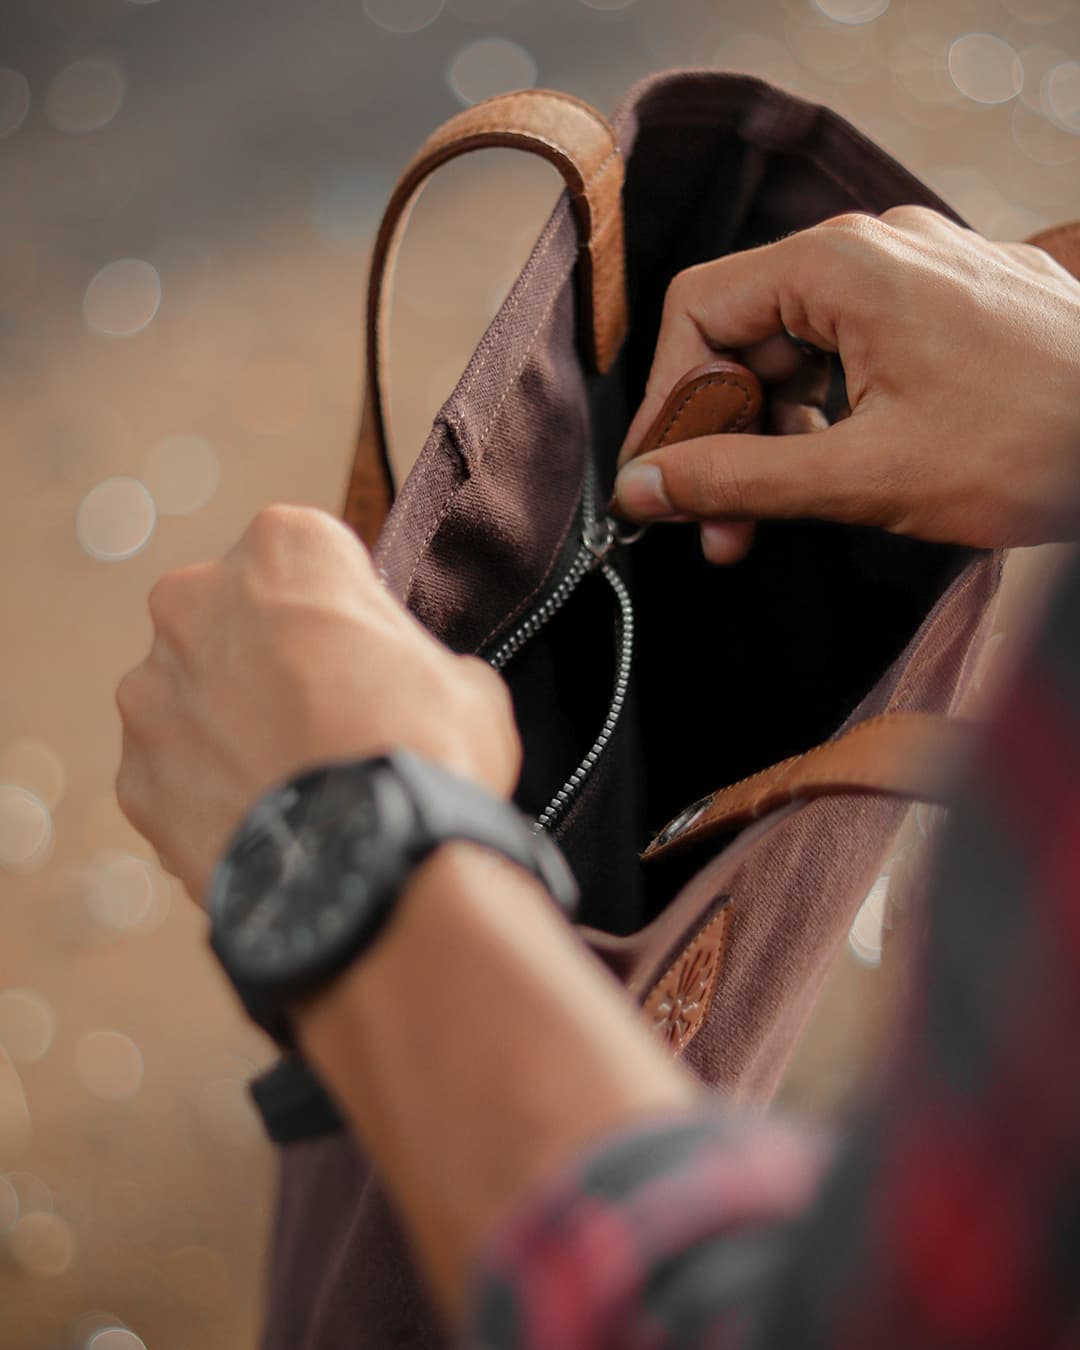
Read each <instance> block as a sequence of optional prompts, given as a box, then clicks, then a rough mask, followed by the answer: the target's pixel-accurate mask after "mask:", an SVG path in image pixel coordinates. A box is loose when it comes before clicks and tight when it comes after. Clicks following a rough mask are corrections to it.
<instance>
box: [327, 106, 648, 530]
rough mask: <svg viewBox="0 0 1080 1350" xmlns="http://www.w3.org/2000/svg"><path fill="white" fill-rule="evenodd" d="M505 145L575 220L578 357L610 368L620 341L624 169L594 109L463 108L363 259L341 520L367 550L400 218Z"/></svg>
mask: <svg viewBox="0 0 1080 1350" xmlns="http://www.w3.org/2000/svg"><path fill="white" fill-rule="evenodd" d="M492 147H504V148H510V149H517V150H524V151H526V152H528V153H529V154H534V155H539V156H540V157H541V158H542V159H546V160H547V161H548V163H550V164H553V165H554V166H555V167H556V168H557V169H558V170H559V172H560V173H561V174H562V176H563V180H564V182H565V183H566V186H567V188H568V189H569V192H570V200H571V202H572V204H573V208H574V211H575V214H576V216H577V220H578V227H579V233H580V239H581V255H580V263H579V267H578V284H579V287H580V292H581V313H582V319H583V330H584V338H585V344H586V354H587V357H588V359H589V361H590V362H591V364H592V365H593V366H594V367H595V369H596V370H597V371H599V372H600V373H601V374H604V373H606V372H607V371H608V370H610V368H611V366H612V364H613V362H614V360H615V357H616V355H617V354H618V351H619V348H620V346H621V345H622V341H623V337H624V336H625V334H626V325H627V305H626V256H625V254H626V250H625V244H624V239H623V215H622V186H623V161H622V155H621V153H620V151H619V145H618V142H617V140H616V139H615V133H614V131H613V130H612V128H611V126H610V124H609V123H608V122H607V120H606V119H605V118H604V117H602V116H601V115H600V113H598V112H597V111H596V110H595V109H594V108H591V107H590V106H589V105H588V104H587V103H584V102H582V101H581V100H580V99H577V98H573V97H572V96H571V95H569V94H561V93H557V92H554V91H552V90H546V89H528V90H523V91H521V92H519V93H515V94H504V95H501V96H500V97H498V98H493V99H489V100H488V101H487V102H484V103H478V104H476V105H475V106H474V107H472V108H466V109H465V110H464V111H463V112H460V113H458V114H457V115H456V116H455V117H451V118H450V120H449V121H448V122H446V123H444V124H443V126H441V127H440V128H439V130H438V131H436V132H435V133H434V134H433V135H432V136H430V137H429V138H428V140H427V141H426V142H425V143H424V145H423V146H422V147H421V148H420V150H419V152H418V153H417V154H416V155H415V157H414V158H413V159H412V161H411V162H410V163H409V165H408V166H407V168H406V169H405V172H404V173H403V174H402V176H401V179H400V181H399V183H398V185H397V187H396V188H395V190H394V193H393V196H392V197H391V198H390V203H389V205H388V206H387V208H386V212H385V214H384V216H383V219H382V224H381V225H380V227H379V233H378V236H377V238H376V241H375V250H374V253H373V255H372V260H371V274H370V278H369V281H368V308H367V360H366V366H367V377H366V392H365V397H364V412H363V417H362V420H361V426H360V436H359V443H358V446H357V452H356V458H355V461H354V463H353V470H352V476H351V478H350V481H349V487H348V492H347V496H346V503H345V520H346V521H347V522H348V524H350V525H351V526H352V527H353V528H354V529H355V530H356V532H357V533H358V534H359V535H360V537H361V538H362V539H363V540H364V542H365V543H366V544H367V545H368V546H369V547H371V546H373V545H374V543H375V539H376V537H377V535H378V533H379V530H380V528H381V526H382V522H383V520H384V519H385V518H386V513H387V511H388V510H389V507H390V502H391V500H392V498H393V481H392V477H391V473H390V460H389V453H388V436H387V424H386V407H387V397H386V393H387V385H386V360H385V351H386V347H387V335H388V329H389V313H390V292H391V282H392V278H393V272H394V265H395V262H396V261H397V255H398V251H399V249H400V247H401V240H402V236H403V234H404V231H405V226H406V224H407V222H408V217H409V212H410V210H411V208H412V206H413V203H414V202H415V200H416V196H417V193H418V192H419V190H420V188H421V187H422V186H423V184H424V182H425V180H426V179H427V178H428V177H429V176H430V175H431V174H432V173H434V171H435V170H436V169H438V168H440V167H441V166H442V165H443V164H446V163H447V162H448V161H449V160H451V159H456V158H457V157H458V156H459V155H465V154H468V153H470V152H471V151H473V150H484V149H488V148H492Z"/></svg>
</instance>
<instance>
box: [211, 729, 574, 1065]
mask: <svg viewBox="0 0 1080 1350" xmlns="http://www.w3.org/2000/svg"><path fill="white" fill-rule="evenodd" d="M455 839H458V840H465V841H468V842H470V843H473V844H480V845H482V846H483V847H485V848H488V849H492V850H494V852H496V853H499V854H501V855H502V856H503V857H505V858H508V859H509V860H510V861H511V862H513V863H516V864H517V865H518V866H520V867H523V868H524V869H525V870H526V871H528V872H530V873H532V875H533V876H535V877H537V878H538V879H539V880H540V881H541V882H542V883H543V884H544V885H545V886H546V887H547V889H548V890H549V891H550V893H551V895H552V896H553V897H554V899H555V900H556V902H557V903H558V904H559V905H560V906H561V907H562V908H563V909H565V910H567V911H568V912H569V913H571V914H572V913H573V912H574V910H575V908H576V905H577V897H578V892H577V886H576V884H575V882H574V879H573V876H572V874H571V872H570V869H569V867H568V866H567V864H566V861H565V859H564V858H563V856H562V854H561V853H560V852H559V849H558V848H557V847H556V845H555V844H554V843H553V842H552V840H551V839H550V838H549V837H548V836H547V835H546V834H544V833H542V832H537V829H536V827H535V825H533V824H532V823H531V822H530V821H529V820H528V818H527V817H526V816H524V815H523V814H522V813H521V812H520V811H518V810H517V808H516V807H514V806H513V805H511V804H510V803H509V802H505V801H502V800H500V799H499V798H496V797H494V796H492V795H490V794H489V793H487V792H485V791H483V790H482V789H481V788H479V787H478V786H476V785H475V784H473V783H470V782H467V781H465V780H464V779H461V778H458V777H456V776H455V775H453V774H451V773H448V772H447V771H446V770H444V769H441V768H438V767H437V766H436V765H434V764H429V763H428V762H426V761H425V760H422V759H420V758H418V757H417V756H416V755H413V754H411V753H408V752H406V751H403V750H398V751H395V752H394V753H392V754H387V755H381V756H379V757H378V758H375V759H367V760H360V761H342V762H339V763H333V764H329V765H326V766H324V767H321V768H318V769H315V770H313V771H311V772H308V773H304V774H302V775H301V776H299V777H297V778H294V779H292V780H291V781H290V782H287V783H285V784H283V785H281V786H279V787H276V788H274V789H273V790H272V791H270V792H268V793H267V794H266V795H265V796H264V797H262V798H260V800H259V801H258V802H257V803H256V805H255V806H254V808H253V809H252V810H251V811H250V812H249V814H248V816H247V817H246V819H245V820H244V821H243V823H242V824H241V825H240V827H239V829H238V830H237V831H236V833H235V834H234V835H233V837H232V840H231V842H230V844H229V847H228V849H227V851H226V853H225V856H224V857H223V859H222V861H221V863H220V864H219V865H218V867H217V870H216V871H215V873H214V877H213V880H212V882H211V885H210V893H209V897H208V902H207V908H208V909H209V912H210V917H211V934H210V945H211V947H212V948H213V950H214V952H215V953H216V955H217V957H218V959H219V960H220V961H221V963H222V965H223V966H224V967H225V971H226V973H227V974H228V976H229V978H230V979H231V980H232V982H233V984H234V985H235V987H236V990H237V992H238V994H239V995H240V998H241V1001H242V1002H243V1004H244V1007H245V1008H246V1009H247V1011H248V1014H249V1015H250V1016H251V1017H252V1019H253V1020H254V1021H255V1022H257V1023H258V1024H259V1025H260V1026H261V1027H263V1028H264V1029H265V1030H266V1031H268V1032H269V1033H270V1034H271V1035H272V1036H273V1037H274V1038H275V1039H276V1040H277V1041H278V1042H279V1043H280V1044H281V1045H283V1046H285V1047H287V1048H289V1049H292V1048H293V1046H294V1043H293V1038H292V1032H291V1027H290V1009H291V1008H292V1007H293V1006H294V1004H295V1003H296V1002H297V1001H298V1000H299V999H301V998H303V997H304V996H305V995H307V994H310V993H312V992H314V991H315V990H316V989H317V988H319V987H320V986H322V985H324V984H327V983H329V982H330V980H332V979H333V978H334V976H335V975H337V974H338V973H339V972H340V971H341V970H343V969H344V968H345V967H346V966H348V965H349V964H350V963H352V962H353V961H355V960H356V959H357V958H359V957H360V956H361V954H362V953H363V952H364V951H365V950H366V949H367V948H368V947H369V946H370V945H371V943H372V942H373V941H374V939H375V938H376V936H377V935H378V933H379V931H380V929H381V928H382V927H383V925H384V924H385V923H386V921H387V920H388V919H389V917H390V915H391V914H392V913H393V910H394V905H395V902H396V901H397V899H398V897H399V896H400V894H401V892H402V890H403V889H404V887H405V884H406V882H407V881H408V879H409V877H410V875H411V873H412V872H413V871H414V869H415V868H416V867H417V866H418V864H419V863H421V862H422V861H423V860H424V859H425V858H427V857H428V856H429V855H430V854H431V853H433V852H434V851H435V850H436V849H437V848H438V847H439V846H440V845H441V844H443V843H446V842H449V841H451V840H455Z"/></svg>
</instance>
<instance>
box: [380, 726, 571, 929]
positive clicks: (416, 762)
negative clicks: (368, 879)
mask: <svg viewBox="0 0 1080 1350" xmlns="http://www.w3.org/2000/svg"><path fill="white" fill-rule="evenodd" d="M386 760H387V763H388V764H389V765H390V766H391V767H392V768H393V770H394V772H395V773H396V774H397V776H398V778H399V779H400V780H401V781H402V782H403V783H404V784H405V786H406V787H407V788H408V790H409V793H410V795H411V797H412V799H413V803H414V805H415V806H416V809H417V814H418V817H419V823H420V826H421V831H422V832H423V835H426V840H424V842H423V844H422V846H421V847H422V853H421V855H420V856H427V854H429V853H431V852H433V851H434V849H435V848H437V847H438V846H439V845H440V844H442V843H446V842H449V841H451V840H461V841H463V842H465V843H472V844H479V845H480V846H482V847H484V848H489V849H492V850H493V851H495V852H496V853H499V854H501V855H502V856H503V857H505V858H507V859H509V861H510V862H513V863H516V864H517V865H518V866H519V867H522V868H524V869H525V871H527V872H531V873H532V875H533V876H535V877H536V878H537V879H538V880H539V881H540V882H541V884H542V885H543V886H545V887H546V889H547V890H548V891H549V892H550V893H551V895H552V898H553V899H554V900H555V902H556V903H557V904H558V905H559V907H560V908H561V909H563V910H565V911H566V913H567V914H569V915H570V916H571V917H573V915H574V913H575V912H576V910H577V905H578V898H579V897H578V887H577V883H576V881H575V880H574V876H573V873H572V872H571V871H570V867H569V865H568V864H567V862H566V859H565V858H564V857H563V855H562V853H561V852H560V851H559V849H558V848H557V846H556V845H555V844H554V842H553V841H552V840H551V839H550V838H549V837H548V835H546V834H545V833H544V831H543V830H541V829H540V828H539V826H530V824H529V822H528V820H527V818H526V817H525V816H524V815H522V813H521V812H520V811H519V810H518V809H517V807H515V806H513V805H512V804H511V803H510V802H506V801H503V800H502V799H501V798H499V797H496V796H494V795H493V794H491V793H489V792H486V791H485V790H484V789H483V788H481V787H478V786H476V785H475V784H474V783H471V782H469V781H468V780H466V779H463V778H459V777H457V775H455V774H452V773H449V772H447V771H446V770H445V769H442V768H439V767H438V766H437V765H434V764H430V763H428V761H426V760H422V759H420V758H419V757H418V756H416V755H414V754H412V753H411V752H409V751H407V750H398V751H395V752H394V753H393V754H390V755H387V756H386ZM418 861H419V858H418Z"/></svg>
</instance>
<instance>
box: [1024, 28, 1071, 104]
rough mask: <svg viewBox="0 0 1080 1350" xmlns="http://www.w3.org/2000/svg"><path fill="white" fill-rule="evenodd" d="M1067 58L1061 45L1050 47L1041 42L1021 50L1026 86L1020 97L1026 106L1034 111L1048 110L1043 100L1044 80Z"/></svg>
mask: <svg viewBox="0 0 1080 1350" xmlns="http://www.w3.org/2000/svg"><path fill="white" fill-rule="evenodd" d="M1065 59H1066V57H1065V53H1064V52H1063V51H1062V50H1061V48H1060V47H1048V46H1045V45H1043V44H1041V43H1036V44H1035V45H1034V46H1031V47H1025V48H1024V49H1023V50H1022V51H1021V53H1020V61H1021V63H1022V64H1023V67H1024V87H1023V89H1021V91H1020V99H1021V102H1022V103H1023V104H1024V106H1025V107H1026V108H1030V109H1031V111H1032V112H1037V113H1041V112H1046V108H1045V107H1044V106H1043V102H1042V93H1043V80H1044V79H1045V78H1046V76H1047V75H1048V74H1049V73H1050V71H1051V70H1053V68H1054V67H1055V66H1059V65H1061V63H1062V61H1064V60H1065Z"/></svg>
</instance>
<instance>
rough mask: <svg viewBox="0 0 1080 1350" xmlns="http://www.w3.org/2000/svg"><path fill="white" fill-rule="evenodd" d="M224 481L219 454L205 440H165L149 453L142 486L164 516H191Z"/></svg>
mask: <svg viewBox="0 0 1080 1350" xmlns="http://www.w3.org/2000/svg"><path fill="white" fill-rule="evenodd" d="M220 481H221V465H220V463H219V462H218V455H217V451H216V450H215V449H214V447H213V446H212V445H211V444H210V442H209V441H208V440H207V439H206V438H205V437H204V436H189V435H180V434H175V435H172V436H164V437H162V439H161V440H160V441H158V443H157V444H156V445H155V446H153V447H152V448H151V449H150V450H149V451H147V454H146V458H145V459H144V460H143V466H142V482H143V483H144V484H145V485H146V487H147V489H148V491H149V492H150V495H151V496H152V497H153V499H154V503H155V505H156V506H157V509H158V511H159V512H160V513H161V514H162V515H163V516H189V515H191V513H192V512H193V511H198V510H199V509H200V507H203V506H205V505H206V503H207V502H208V501H210V499H211V498H212V497H213V495H214V493H215V492H216V491H217V488H218V483H219V482H220Z"/></svg>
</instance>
